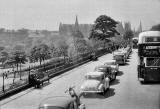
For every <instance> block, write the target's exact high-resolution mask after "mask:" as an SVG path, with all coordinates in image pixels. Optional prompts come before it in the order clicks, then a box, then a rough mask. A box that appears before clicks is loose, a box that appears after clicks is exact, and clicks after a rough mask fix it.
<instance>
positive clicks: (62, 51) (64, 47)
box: [57, 40, 68, 59]
mask: <svg viewBox="0 0 160 109" xmlns="http://www.w3.org/2000/svg"><path fill="white" fill-rule="evenodd" d="M57 49H58V52H59V55H60V56H63V57H64V59H65V57H66V56H67V55H68V44H67V43H66V41H65V40H59V41H58V43H57Z"/></svg>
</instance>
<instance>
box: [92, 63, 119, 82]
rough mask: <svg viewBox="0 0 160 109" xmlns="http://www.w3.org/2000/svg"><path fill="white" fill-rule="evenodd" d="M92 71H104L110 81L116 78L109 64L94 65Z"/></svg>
mask: <svg viewBox="0 0 160 109" xmlns="http://www.w3.org/2000/svg"><path fill="white" fill-rule="evenodd" d="M94 71H98V72H104V73H105V76H106V77H108V78H109V79H110V81H113V80H115V79H116V74H117V73H116V72H115V70H114V69H113V67H111V65H100V66H97V67H95V69H94Z"/></svg>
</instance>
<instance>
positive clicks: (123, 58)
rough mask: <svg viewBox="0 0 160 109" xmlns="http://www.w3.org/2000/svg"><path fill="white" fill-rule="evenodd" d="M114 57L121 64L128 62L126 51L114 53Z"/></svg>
mask: <svg viewBox="0 0 160 109" xmlns="http://www.w3.org/2000/svg"><path fill="white" fill-rule="evenodd" d="M113 59H114V60H116V62H117V63H118V64H119V65H120V64H125V63H126V56H125V54H124V53H122V52H119V53H115V54H114V55H113Z"/></svg>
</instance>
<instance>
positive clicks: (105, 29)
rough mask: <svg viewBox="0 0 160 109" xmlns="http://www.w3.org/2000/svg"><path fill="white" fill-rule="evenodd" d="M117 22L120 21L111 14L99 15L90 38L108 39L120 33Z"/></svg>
mask: <svg viewBox="0 0 160 109" xmlns="http://www.w3.org/2000/svg"><path fill="white" fill-rule="evenodd" d="M117 23H118V22H116V21H115V20H114V19H112V18H111V17H109V16H106V15H101V16H99V17H98V18H97V19H96V21H95V24H94V25H93V27H92V30H91V34H90V36H89V39H91V38H94V39H96V40H97V39H98V40H105V41H108V39H109V38H111V37H114V36H115V34H119V33H118V32H117V30H116V24H117Z"/></svg>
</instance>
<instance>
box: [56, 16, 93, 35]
mask: <svg viewBox="0 0 160 109" xmlns="http://www.w3.org/2000/svg"><path fill="white" fill-rule="evenodd" d="M92 25H93V24H79V22H78V18H77V16H76V21H75V24H62V23H60V25H59V34H60V35H65V36H71V35H72V32H73V31H75V30H79V31H80V32H82V34H83V35H84V37H89V34H90V30H91V28H92Z"/></svg>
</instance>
